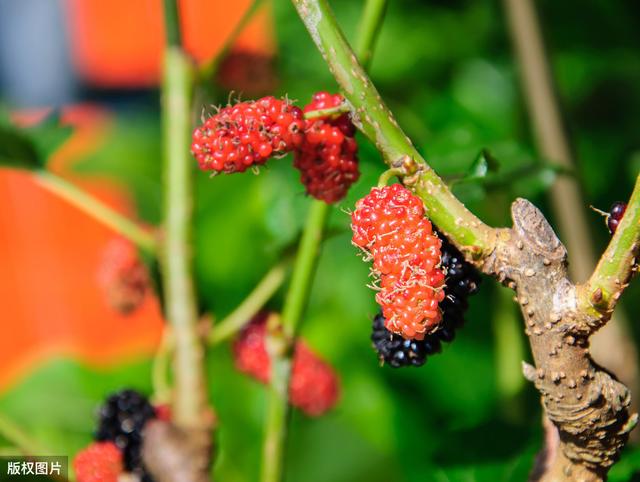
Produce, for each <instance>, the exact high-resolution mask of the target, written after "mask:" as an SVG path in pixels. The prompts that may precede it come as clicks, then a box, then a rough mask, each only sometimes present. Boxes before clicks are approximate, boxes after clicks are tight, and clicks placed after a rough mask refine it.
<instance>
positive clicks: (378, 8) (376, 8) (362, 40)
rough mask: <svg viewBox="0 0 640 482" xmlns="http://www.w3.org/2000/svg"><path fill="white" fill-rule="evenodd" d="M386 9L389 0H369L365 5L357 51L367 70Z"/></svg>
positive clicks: (361, 62)
mask: <svg viewBox="0 0 640 482" xmlns="http://www.w3.org/2000/svg"><path fill="white" fill-rule="evenodd" d="M386 10H387V0H367V1H366V3H365V5H364V11H363V12H362V18H361V20H360V25H359V28H358V36H357V38H356V41H355V51H356V52H358V59H359V60H360V64H361V65H362V66H363V67H364V69H365V70H369V66H370V64H371V59H372V58H373V49H374V48H375V45H376V41H377V39H378V36H379V34H380V29H381V28H382V23H383V21H384V14H385V12H386Z"/></svg>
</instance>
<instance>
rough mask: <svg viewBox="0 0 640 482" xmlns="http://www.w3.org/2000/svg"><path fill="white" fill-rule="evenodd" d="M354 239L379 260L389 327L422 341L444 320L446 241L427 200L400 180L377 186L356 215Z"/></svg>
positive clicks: (382, 300)
mask: <svg viewBox="0 0 640 482" xmlns="http://www.w3.org/2000/svg"><path fill="white" fill-rule="evenodd" d="M351 227H352V230H353V238H352V241H353V244H355V245H356V246H358V247H360V248H362V249H363V250H364V251H365V252H366V253H367V254H368V255H369V256H370V257H371V258H372V259H373V268H372V269H373V273H374V275H375V276H376V277H378V278H379V291H378V293H377V294H376V301H377V302H378V304H379V305H380V306H381V307H382V313H383V315H384V318H385V320H386V325H385V326H386V327H387V329H388V330H390V331H392V332H393V333H396V334H398V335H401V336H403V337H404V338H407V339H415V340H422V339H423V338H424V336H425V334H427V333H430V332H432V331H433V330H434V329H435V328H436V327H437V326H438V323H439V322H440V320H441V318H442V315H441V313H440V307H439V304H440V302H441V301H442V300H443V299H444V291H443V289H442V287H443V285H444V278H445V276H444V272H443V271H442V270H441V269H440V267H439V264H440V257H441V252H440V247H441V241H440V239H439V238H438V236H436V234H435V233H434V232H433V228H432V225H431V222H430V221H429V220H428V219H427V218H425V217H424V207H423V205H422V201H421V200H420V199H419V198H418V197H416V196H415V195H413V194H412V193H411V192H410V191H409V190H408V189H406V188H405V187H403V186H402V185H400V184H393V185H391V186H385V187H382V188H373V189H372V190H371V192H370V193H369V194H368V195H367V196H365V197H364V198H362V199H360V200H359V201H358V202H357V203H356V210H355V211H354V212H353V214H352V216H351Z"/></svg>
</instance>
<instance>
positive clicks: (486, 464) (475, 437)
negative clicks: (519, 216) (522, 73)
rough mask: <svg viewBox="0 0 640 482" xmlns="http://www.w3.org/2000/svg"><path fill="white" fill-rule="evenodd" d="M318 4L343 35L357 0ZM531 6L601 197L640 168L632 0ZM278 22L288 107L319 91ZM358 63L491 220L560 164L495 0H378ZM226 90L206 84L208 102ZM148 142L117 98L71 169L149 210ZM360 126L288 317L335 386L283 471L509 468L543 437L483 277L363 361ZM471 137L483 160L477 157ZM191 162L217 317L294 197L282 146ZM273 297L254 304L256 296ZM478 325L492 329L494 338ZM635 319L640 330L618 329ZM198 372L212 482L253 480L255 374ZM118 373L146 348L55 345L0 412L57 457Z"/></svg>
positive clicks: (247, 282)
mask: <svg viewBox="0 0 640 482" xmlns="http://www.w3.org/2000/svg"><path fill="white" fill-rule="evenodd" d="M332 3H333V5H334V8H335V9H336V13H337V16H338V19H339V21H340V22H341V23H342V24H343V25H344V28H345V30H346V32H347V35H348V36H349V37H350V38H353V36H354V33H355V26H356V23H357V19H358V16H359V12H360V9H361V5H362V2H361V1H360V0H340V1H333V2H332ZM537 3H538V6H539V9H540V13H541V18H542V20H543V22H544V30H545V33H546V36H547V41H548V45H549V47H550V52H551V60H552V64H553V68H554V70H555V73H556V81H557V84H558V88H559V92H560V95H561V100H562V104H563V107H564V109H565V113H566V121H567V126H568V130H569V132H570V134H571V139H572V142H573V144H574V146H575V151H576V155H577V159H578V161H579V168H578V169H577V172H576V173H573V174H574V175H576V176H578V177H579V178H580V179H581V180H583V181H584V191H585V203H586V204H592V205H594V206H597V207H600V208H602V209H605V210H607V209H608V207H609V205H610V204H611V203H612V202H613V201H615V200H617V199H619V198H624V197H625V196H626V195H627V193H628V192H630V190H631V186H632V182H633V180H634V178H635V176H636V175H637V173H638V170H639V168H640V138H639V136H638V133H639V132H640V90H639V89H637V86H638V85H640V54H639V52H640V35H638V32H640V15H639V14H640V8H639V7H638V4H637V3H636V2H632V1H631V0H627V1H621V2H609V1H606V0H589V1H585V2H576V1H571V2H552V1H551V0H543V1H540V2H537ZM275 19H276V34H277V40H278V45H279V57H278V66H277V67H278V75H279V78H280V87H279V92H277V93H278V94H285V93H287V94H288V95H289V96H290V97H291V98H294V99H299V100H300V102H301V103H304V102H305V101H306V100H307V99H309V98H310V96H311V94H312V93H313V92H315V91H318V90H329V91H335V89H336V86H335V83H334V81H333V80H332V78H331V76H330V75H329V73H328V71H327V69H326V66H325V65H324V64H323V62H322V61H321V59H320V56H319V55H318V54H317V52H316V51H315V49H314V47H313V45H312V43H311V41H310V40H309V39H308V35H307V32H306V31H305V30H304V28H303V27H302V25H301V23H300V22H299V21H298V20H297V18H296V16H295V12H294V10H293V8H292V6H291V4H290V2H288V1H286V0H277V1H276V2H275ZM595 32H597V35H594V33H595ZM372 76H373V78H374V80H375V81H376V82H377V84H378V87H379V90H380V91H381V93H382V94H383V97H384V98H385V99H386V100H387V101H388V103H389V105H390V106H391V108H392V110H394V112H396V114H397V116H398V119H399V121H400V124H401V125H402V126H403V127H405V128H406V130H407V132H408V133H409V134H410V136H411V137H412V139H413V140H414V142H415V144H416V145H417V146H418V148H419V149H420V150H421V151H422V152H424V153H425V155H426V157H427V159H428V160H429V161H430V162H431V163H432V165H433V166H434V168H435V169H436V170H437V171H438V172H439V173H441V174H442V175H444V176H447V177H450V178H451V179H458V180H459V179H460V178H464V179H463V180H462V182H457V183H456V184H455V191H456V193H457V194H458V195H459V196H461V197H462V199H463V200H465V202H467V203H468V205H469V207H470V208H471V209H472V210H473V211H474V212H476V213H478V214H479V215H480V216H481V217H482V218H483V219H485V220H486V221H487V222H488V223H491V224H494V225H504V224H506V223H508V212H509V204H510V201H511V200H512V199H513V198H514V197H516V196H524V197H528V198H530V199H531V200H532V201H533V202H535V203H536V204H537V205H539V206H542V207H543V208H545V207H546V204H547V203H546V200H545V197H544V193H545V190H546V188H547V187H548V186H549V185H550V183H551V182H553V180H554V178H555V176H556V175H558V172H557V171H556V169H554V166H553V159H540V158H538V157H537V155H536V153H535V150H534V148H533V146H532V139H531V135H530V133H529V125H528V122H527V115H526V112H525V110H524V104H523V101H522V99H521V95H520V88H519V86H518V78H517V72H516V70H515V68H514V62H513V58H512V53H511V49H510V45H509V39H508V34H507V31H506V26H505V19H504V14H503V12H502V11H501V10H500V4H499V2H497V1H471V0H432V1H422V0H402V1H391V2H390V6H389V10H388V14H387V19H386V21H385V24H384V27H383V29H382V34H381V38H380V41H379V45H378V49H377V52H376V55H375V57H374V61H373V67H372ZM226 97H227V94H226V93H221V94H220V97H219V98H218V99H214V101H215V102H221V101H225V100H226ZM158 141H159V126H158V112H157V106H153V105H147V106H143V107H141V106H139V105H137V106H135V109H128V110H119V111H118V112H117V122H116V125H115V127H113V129H112V131H111V133H110V137H109V141H108V142H106V143H105V145H104V146H103V148H102V149H101V150H100V151H99V152H96V153H95V154H94V155H92V156H91V157H89V158H87V159H85V160H84V161H83V162H82V163H81V164H80V165H79V166H78V170H79V171H81V172H84V173H86V174H87V175H108V176H112V177H115V178H117V179H118V180H119V181H121V182H123V183H125V184H126V185H127V186H128V187H129V188H130V191H131V193H132V194H133V196H134V197H135V200H136V202H137V205H138V208H139V214H140V216H141V217H142V218H143V219H144V220H146V221H147V222H149V223H157V222H158V221H159V219H160V215H161V213H160V211H159V209H160V205H161V204H160V195H161V193H160V172H159V166H160V150H159V144H158ZM360 142H361V146H362V147H361V159H362V177H361V180H360V181H359V182H358V183H357V185H356V186H354V188H353V189H352V190H351V192H350V194H349V196H348V198H347V199H346V200H344V201H343V202H342V203H340V205H339V206H337V207H336V208H335V209H334V210H333V212H332V215H331V220H330V226H331V232H332V233H333V236H332V237H331V238H330V239H329V240H327V242H326V243H325V245H324V249H323V253H322V259H321V262H320V266H319V270H318V273H317V278H316V281H315V284H314V290H313V294H312V296H311V300H310V304H309V308H308V311H307V315H306V317H305V322H304V325H303V327H302V333H303V336H304V337H305V338H306V339H307V340H308V342H309V344H310V345H311V346H312V347H314V349H315V350H317V351H318V352H319V353H321V354H322V356H323V357H325V358H326V359H327V360H329V361H330V362H331V363H332V364H333V365H334V366H335V367H336V369H337V370H338V372H339V373H340V376H341V379H342V400H341V403H340V404H339V406H338V407H337V408H336V409H335V410H334V411H333V412H331V413H330V414H329V415H327V416H324V417H322V418H319V419H308V418H305V417H304V416H302V415H301V414H299V413H294V415H293V419H292V424H291V436H290V439H289V449H290V453H289V464H288V480H289V481H292V482H293V481H301V480H304V481H305V482H315V481H318V482H320V481H329V480H330V481H332V482H342V481H344V482H355V481H367V482H389V481H394V482H395V481H397V482H413V481H416V482H417V481H421V482H422V481H434V482H447V481H449V482H456V481H491V482H496V481H514V482H515V481H522V480H525V479H526V475H527V473H528V470H529V469H530V467H531V464H532V461H533V457H534V455H535V451H536V450H537V448H538V447H540V445H541V428H540V416H541V411H540V408H539V402H538V396H537V393H536V392H535V390H534V389H533V388H532V387H531V386H529V384H518V383H517V381H516V383H515V385H514V384H510V385H508V387H507V388H505V384H504V383H502V382H501V380H504V379H505V376H507V377H509V376H511V379H513V373H514V366H515V367H517V368H516V370H518V369H519V366H520V361H521V359H522V357H525V358H528V357H529V355H528V352H525V353H524V354H522V353H521V352H520V349H519V348H517V347H518V346H520V345H521V344H522V342H523V341H522V339H521V335H520V332H521V330H519V329H517V328H516V329H515V330H514V329H513V327H514V326H515V327H519V326H520V323H521V321H520V319H519V314H518V313H517V312H516V310H515V309H512V310H510V309H509V307H508V305H507V307H506V308H505V305H504V303H502V304H501V303H499V302H498V303H496V302H495V300H496V297H498V296H499V294H498V291H497V288H496V287H495V286H494V285H493V283H492V282H491V281H489V280H486V281H485V283H484V285H483V289H482V291H481V293H480V294H479V295H478V296H476V297H475V298H474V299H473V300H472V302H471V308H470V310H469V314H468V320H469V323H468V325H467V326H466V327H465V329H464V330H462V331H461V332H460V333H459V335H458V338H457V339H456V340H455V342H454V343H452V344H451V345H449V346H447V347H446V348H445V349H444V352H443V353H442V354H441V355H438V356H435V357H433V358H431V359H430V360H429V361H428V362H427V364H426V365H425V366H424V367H423V368H421V369H406V370H399V371H396V370H393V369H391V368H389V367H382V368H381V367H379V366H378V363H377V360H376V357H375V355H374V353H373V351H372V350H371V348H370V342H369V332H370V321H369V320H370V317H371V316H372V315H373V314H374V313H375V311H376V306H375V303H374V300H373V294H372V292H371V291H370V290H369V289H368V288H366V287H365V284H366V283H367V273H368V266H366V265H365V264H364V263H362V262H361V260H360V258H359V257H358V256H356V250H355V248H353V247H352V246H351V245H350V235H349V228H348V221H349V218H348V216H347V214H345V212H344V211H345V210H348V209H350V208H351V207H352V206H353V204H354V202H355V200H356V199H358V198H359V197H361V196H362V195H364V194H365V193H366V192H368V190H369V188H370V186H371V185H372V184H374V183H375V181H376V179H377V176H378V175H379V174H380V172H381V171H382V170H383V165H382V163H381V162H380V156H379V154H378V153H377V152H376V151H375V149H374V148H373V147H372V146H371V145H370V144H368V143H367V142H366V141H365V140H364V139H360ZM483 149H488V151H489V152H490V153H491V162H485V163H483V161H482V160H480V161H478V159H479V155H480V153H481V152H482V150H483ZM494 160H495V161H494ZM194 170H195V168H194ZM195 175H196V177H197V187H196V191H197V192H196V210H195V213H194V218H193V222H194V226H195V232H196V238H195V248H196V259H195V263H196V273H197V282H198V290H199V294H200V297H201V302H202V307H203V309H206V310H210V311H211V312H212V313H214V314H215V317H216V318H218V319H221V318H222V317H224V316H225V315H226V314H228V313H229V312H230V311H231V310H232V309H233V308H234V307H235V306H236V305H237V304H238V303H239V302H240V301H241V300H242V299H243V298H244V296H246V294H247V293H248V292H249V291H250V290H251V289H252V287H253V286H254V285H255V284H256V282H257V281H258V280H259V279H260V278H261V277H262V276H263V275H264V273H266V271H267V270H268V268H269V267H270V266H271V265H272V264H273V263H274V262H275V261H276V260H278V259H279V258H281V257H282V256H283V253H284V252H286V251H288V250H290V249H291V248H292V246H294V245H295V242H296V240H297V238H298V236H299V233H300V228H301V226H302V224H303V219H304V215H305V212H306V210H307V208H308V206H309V200H308V199H307V198H306V197H305V195H304V192H303V188H302V187H301V185H300V184H299V183H298V182H297V178H298V175H297V172H296V171H295V170H294V169H292V167H291V162H290V159H288V158H285V159H282V160H275V161H273V162H271V163H270V164H269V166H268V167H267V168H266V169H263V172H262V173H261V174H260V175H259V176H254V175H252V174H251V173H247V174H244V175H234V176H218V177H216V178H209V177H208V176H207V175H206V174H204V173H201V172H197V173H195ZM590 220H591V222H592V224H591V227H592V235H593V237H594V239H595V241H596V243H597V245H598V247H599V248H601V247H603V246H604V245H605V243H606V241H607V237H608V234H607V232H606V229H605V228H604V225H603V223H602V220H601V219H600V218H599V216H598V215H596V214H593V215H592V216H591V218H590ZM639 290H640V287H639V286H638V284H637V283H636V285H635V286H632V288H631V289H630V290H629V293H628V294H627V295H626V297H625V303H624V305H623V309H625V310H627V311H628V312H629V313H630V314H633V313H635V312H636V311H637V309H638V307H639V306H638V303H639V301H638V300H640V297H639V296H638V295H639V294H640V291H639ZM281 296H282V294H281V293H280V294H279V295H278V296H276V298H275V299H274V300H272V302H271V303H270V305H271V307H272V308H273V309H278V307H279V306H280V303H281ZM498 306H501V308H497V307H498ZM498 309H500V310H501V311H500V313H499V316H498V314H497V312H496V310H498ZM496 319H499V320H500V321H499V324H496ZM631 319H633V317H632V318H631ZM495 330H498V332H499V333H502V330H506V331H505V332H508V333H509V335H508V337H507V338H506V340H505V338H504V336H503V337H500V336H496V335H495ZM633 330H634V336H635V337H636V338H638V336H639V335H640V333H639V332H638V328H637V327H636V326H635V325H634V326H633ZM497 346H500V347H501V349H500V350H497V349H496V347H497ZM505 347H506V349H505ZM514 347H516V348H514ZM208 372H209V375H210V378H211V387H210V394H211V400H212V402H213V404H214V405H215V408H216V411H217V413H218V416H219V419H220V427H219V431H218V433H217V439H218V444H217V460H216V464H215V468H214V470H215V473H216V479H217V480H221V481H224V482H245V481H246V482H248V481H253V480H256V479H257V473H258V467H259V457H260V451H261V447H260V443H261V436H262V422H263V415H264V390H263V387H261V386H260V385H258V384H257V383H255V382H253V381H251V380H248V379H247V378H245V377H243V376H241V375H238V374H237V373H236V372H235V370H234V368H233V362H232V359H231V354H230V347H229V346H228V345H223V346H219V347H216V348H215V349H212V350H210V353H209V356H208ZM505 373H506V375H505ZM122 386H132V387H135V388H139V389H142V390H145V391H147V392H149V390H150V386H149V363H148V361H142V362H140V363H134V364H131V363H127V364H125V365H123V366H119V367H116V368H114V369H111V370H108V371H97V370H95V369H93V368H88V367H83V366H80V365H78V364H77V363H75V362H71V361H68V360H64V361H56V362H55V363H51V364H49V365H47V366H45V367H43V368H42V369H40V370H39V371H38V372H36V373H35V374H33V375H32V376H31V377H29V378H28V379H27V380H25V381H24V382H23V383H21V384H20V385H19V386H17V387H16V388H15V389H13V390H11V391H10V392H8V393H5V394H4V395H3V396H2V398H1V399H0V410H2V411H3V412H5V413H7V414H8V415H10V416H11V417H13V418H14V419H15V420H16V421H18V422H19V423H21V424H22V425H23V426H24V427H25V429H26V430H28V431H29V432H30V433H32V434H34V435H35V436H38V437H41V438H42V440H43V442H45V443H46V444H48V445H49V446H50V447H53V448H54V449H55V451H57V452H64V453H68V454H73V453H74V452H75V451H76V450H77V449H79V448H80V447H81V446H82V445H83V444H85V443H87V442H88V440H89V439H90V436H91V431H92V414H93V413H94V410H95V407H96V406H97V404H98V403H99V402H100V400H101V399H103V398H104V396H105V394H107V393H108V392H110V391H113V390H115V389H117V388H119V387H122ZM514 386H515V387H516V388H515V391H516V392H517V393H514V389H513V387H514ZM637 470H640V451H638V450H635V449H633V448H630V449H627V451H626V453H625V455H624V457H623V459H622V462H621V463H620V464H618V465H617V466H616V467H615V468H614V469H613V471H612V473H611V480H612V481H624V480H638V479H633V477H634V475H633V474H634V473H636V471H637ZM636 477H637V476H636Z"/></svg>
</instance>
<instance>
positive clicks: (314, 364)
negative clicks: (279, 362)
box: [233, 313, 340, 416]
mask: <svg viewBox="0 0 640 482" xmlns="http://www.w3.org/2000/svg"><path fill="white" fill-rule="evenodd" d="M267 316H268V315H267V314H266V313H262V314H260V315H258V316H256V318H255V319H254V320H252V321H251V323H249V325H247V327H245V329H244V330H243V331H242V332H241V333H240V336H239V337H238V338H237V339H236V341H235V343H234V344H233V354H234V358H235V363H236V367H237V368H238V370H240V371H241V372H243V373H246V374H247V375H250V376H252V377H253V378H255V379H257V380H258V381H260V382H262V383H269V380H270V379H271V360H270V359H269V354H268V352H267V349H266V345H265V339H266V334H267V325H266V321H267ZM339 393H340V389H339V382H338V377H337V375H336V373H335V372H334V370H333V369H332V368H331V366H329V365H328V364H327V363H326V362H325V361H323V360H321V359H320V358H319V357H318V356H317V355H316V354H315V353H313V352H312V351H311V350H310V349H309V348H308V347H307V345H306V344H305V343H304V342H302V341H298V342H296V346H295V350H294V355H293V365H292V367H291V381H290V383H289V399H290V402H291V405H293V406H294V407H297V408H299V409H300V410H302V412H304V413H305V414H307V415H310V416H319V415H322V414H323V413H325V412H326V411H327V410H329V409H331V408H332V407H333V406H334V405H335V404H336V402H337V400H338V397H339Z"/></svg>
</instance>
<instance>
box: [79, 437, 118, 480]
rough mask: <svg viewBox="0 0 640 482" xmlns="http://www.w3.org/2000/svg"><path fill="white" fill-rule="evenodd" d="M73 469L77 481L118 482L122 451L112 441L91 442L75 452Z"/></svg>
mask: <svg viewBox="0 0 640 482" xmlns="http://www.w3.org/2000/svg"><path fill="white" fill-rule="evenodd" d="M73 470H74V472H75V474H76V480H77V481H78V482H118V476H119V475H120V474H121V473H122V472H123V470H124V466H123V462H122V452H120V449H119V448H118V447H117V445H116V444H114V443H113V442H93V443H92V444H90V445H89V446H87V447H86V448H84V449H83V450H81V451H80V452H78V453H77V454H76V456H75V457H74V459H73Z"/></svg>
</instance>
